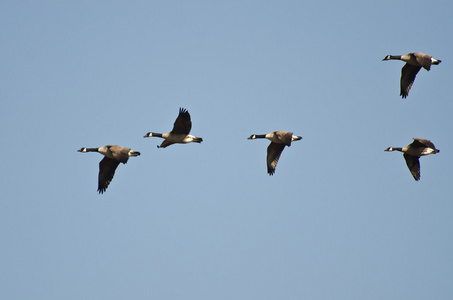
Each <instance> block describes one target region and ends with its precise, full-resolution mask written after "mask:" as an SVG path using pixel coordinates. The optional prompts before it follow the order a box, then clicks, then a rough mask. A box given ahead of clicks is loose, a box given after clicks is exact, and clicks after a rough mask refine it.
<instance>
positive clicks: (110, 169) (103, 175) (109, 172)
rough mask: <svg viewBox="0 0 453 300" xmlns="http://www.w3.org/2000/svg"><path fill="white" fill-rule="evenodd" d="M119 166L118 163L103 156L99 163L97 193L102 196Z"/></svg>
mask: <svg viewBox="0 0 453 300" xmlns="http://www.w3.org/2000/svg"><path fill="white" fill-rule="evenodd" d="M119 164H120V162H119V161H117V160H114V159H111V158H108V157H107V156H105V157H104V158H103V159H102V160H101V162H100V163H99V183H98V192H99V194H103V193H104V192H105V190H106V189H107V187H108V186H109V184H110V181H112V179H113V175H115V170H116V168H117V167H118V165H119Z"/></svg>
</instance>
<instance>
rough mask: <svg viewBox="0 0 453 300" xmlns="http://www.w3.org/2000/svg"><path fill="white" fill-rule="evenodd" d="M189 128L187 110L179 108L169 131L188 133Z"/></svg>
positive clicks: (190, 126)
mask: <svg viewBox="0 0 453 300" xmlns="http://www.w3.org/2000/svg"><path fill="white" fill-rule="evenodd" d="M191 129H192V121H190V114H189V112H188V111H187V110H186V109H184V108H180V109H179V115H178V117H177V118H176V121H175V123H174V124H173V130H172V131H171V133H179V134H189V133H190V130H191ZM167 146H168V145H167Z"/></svg>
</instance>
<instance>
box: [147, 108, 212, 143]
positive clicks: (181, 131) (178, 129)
mask: <svg viewBox="0 0 453 300" xmlns="http://www.w3.org/2000/svg"><path fill="white" fill-rule="evenodd" d="M191 129H192V121H191V120H190V114H189V112H188V111H187V109H184V108H180V109H179V115H178V117H177V118H176V121H175V123H174V124H173V129H172V131H170V132H167V133H155V132H148V133H147V134H146V135H145V136H144V137H145V138H146V137H152V136H155V137H160V138H163V139H165V140H164V141H163V142H162V144H160V146H157V148H165V147H168V146H170V145H172V144H187V143H192V142H195V143H201V142H202V141H203V139H202V138H200V137H195V136H193V135H190V134H189V133H190V130H191Z"/></svg>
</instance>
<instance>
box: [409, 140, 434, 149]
mask: <svg viewBox="0 0 453 300" xmlns="http://www.w3.org/2000/svg"><path fill="white" fill-rule="evenodd" d="M412 145H413V146H416V147H428V148H431V149H436V147H435V146H434V144H433V143H432V142H431V141H430V140H427V139H420V138H414V141H413V142H412Z"/></svg>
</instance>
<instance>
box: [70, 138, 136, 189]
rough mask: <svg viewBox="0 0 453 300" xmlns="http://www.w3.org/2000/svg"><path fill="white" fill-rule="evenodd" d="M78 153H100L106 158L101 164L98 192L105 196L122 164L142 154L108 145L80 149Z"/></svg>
mask: <svg viewBox="0 0 453 300" xmlns="http://www.w3.org/2000/svg"><path fill="white" fill-rule="evenodd" d="M77 151H78V152H99V153H101V154H103V155H104V158H103V159H102V160H101V162H100V163H99V183H98V192H99V194H103V193H104V192H105V190H106V189H107V187H108V186H109V184H110V181H112V179H113V175H115V170H116V168H117V167H118V165H119V164H120V162H121V163H123V164H125V163H127V160H128V159H129V156H139V155H140V152H138V151H132V150H131V149H130V148H125V147H121V146H117V145H114V146H112V145H107V146H103V147H99V148H80V150H77Z"/></svg>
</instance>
